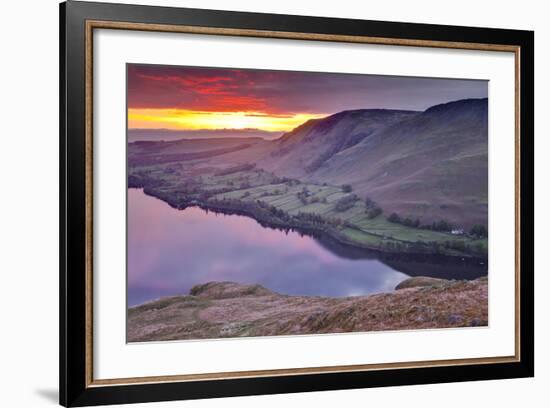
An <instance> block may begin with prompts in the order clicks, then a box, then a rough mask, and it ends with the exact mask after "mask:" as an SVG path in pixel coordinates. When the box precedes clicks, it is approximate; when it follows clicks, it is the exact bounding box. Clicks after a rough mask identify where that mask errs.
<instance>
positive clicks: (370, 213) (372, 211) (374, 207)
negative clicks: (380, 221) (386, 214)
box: [365, 197, 383, 220]
mask: <svg viewBox="0 0 550 408" xmlns="http://www.w3.org/2000/svg"><path fill="white" fill-rule="evenodd" d="M365 206H366V207H367V209H366V213H367V218H368V219H370V220H372V219H373V218H376V217H378V216H379V215H380V214H382V212H383V211H382V208H380V206H379V205H378V204H377V203H376V202H375V201H374V200H373V199H371V198H370V197H367V198H366V199H365Z"/></svg>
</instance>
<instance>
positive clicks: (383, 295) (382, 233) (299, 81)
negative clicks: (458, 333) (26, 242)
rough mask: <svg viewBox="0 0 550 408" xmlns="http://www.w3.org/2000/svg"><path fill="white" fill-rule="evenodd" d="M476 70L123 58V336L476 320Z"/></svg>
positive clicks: (484, 154)
mask: <svg viewBox="0 0 550 408" xmlns="http://www.w3.org/2000/svg"><path fill="white" fill-rule="evenodd" d="M488 104H489V100H488V82H487V81H483V80H469V79H452V78H423V77H402V76H384V75H366V74H348V73H325V72H299V71H275V70H260V69H238V68H220V67H190V66H165V65H148V64H127V142H128V156H127V157H128V163H127V182H128V191H127V206H128V215H127V237H128V247H127V306H128V314H127V316H128V318H127V341H128V342H147V341H169V340H188V339H215V338H235V337H256V336H277V335H301V334H328V333H344V332H368V331H381V330H411V329H414V330H419V329H436V328H437V329H443V328H452V327H473V326H487V325H488V296H487V294H488V277H487V271H488V264H487V259H488V254H487V252H488V239H489V237H488Z"/></svg>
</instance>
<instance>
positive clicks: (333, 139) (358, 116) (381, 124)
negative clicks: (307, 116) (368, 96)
mask: <svg viewBox="0 0 550 408" xmlns="http://www.w3.org/2000/svg"><path fill="white" fill-rule="evenodd" d="M416 114H417V113H416V112H410V111H397V110H385V109H362V110H353V111H343V112H339V113H336V114H334V115H331V116H328V117H326V118H323V119H313V120H310V121H308V122H306V123H304V124H302V125H301V126H298V127H297V128H296V129H294V130H293V131H291V132H288V133H286V134H285V135H283V136H282V137H281V138H280V139H279V140H278V141H275V142H273V143H274V144H275V146H273V150H272V151H271V152H270V154H269V155H268V156H267V157H265V158H264V159H265V160H264V161H262V165H263V167H264V168H266V170H271V171H275V172H277V173H279V174H284V175H285V176H291V177H298V178H301V177H304V176H307V175H310V174H313V173H314V172H315V171H317V170H319V169H320V168H321V167H322V166H323V165H324V164H325V163H326V162H327V161H328V160H330V159H331V158H332V157H333V156H334V155H335V154H338V153H339V152H342V151H344V150H346V149H348V148H350V147H352V146H355V145H357V144H358V143H360V142H361V141H363V140H365V139H367V138H369V137H371V136H372V135H374V134H375V133H376V132H379V131H380V130H381V129H384V128H386V127H387V126H389V125H392V124H395V123H397V122H400V121H402V120H404V119H407V118H410V117H412V116H414V115H416Z"/></svg>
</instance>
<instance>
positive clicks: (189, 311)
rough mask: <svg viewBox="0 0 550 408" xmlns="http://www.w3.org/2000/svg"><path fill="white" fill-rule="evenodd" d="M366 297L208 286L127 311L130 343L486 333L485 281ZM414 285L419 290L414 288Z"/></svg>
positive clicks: (428, 284)
mask: <svg viewBox="0 0 550 408" xmlns="http://www.w3.org/2000/svg"><path fill="white" fill-rule="evenodd" d="M415 279H416V280H415V281H414V280H410V279H409V280H407V281H408V283H407V281H405V282H403V285H402V286H401V288H400V290H397V291H395V292H391V293H381V294H376V295H370V296H357V297H346V298H328V297H316V296H286V295H281V294H278V293H275V292H272V291H270V290H268V289H266V288H264V287H262V286H260V285H241V284H238V283H234V282H210V283H206V284H203V285H197V286H195V287H193V288H192V289H191V292H190V294H189V295H187V296H173V297H167V298H162V299H159V300H156V301H153V302H149V303H145V304H143V305H140V306H136V307H133V308H130V309H129V310H128V341H130V342H143V341H162V340H184V339H201V338H202V339H205V338H224V337H244V336H274V335H296V334H318V333H342V332H364V331H380V330H408V329H427V328H445V327H466V326H485V325H487V319H488V317H487V316H488V313H487V308H488V301H487V279H484V278H482V279H477V280H474V281H446V280H442V279H431V278H422V280H420V279H419V278H415ZM415 282H416V283H415Z"/></svg>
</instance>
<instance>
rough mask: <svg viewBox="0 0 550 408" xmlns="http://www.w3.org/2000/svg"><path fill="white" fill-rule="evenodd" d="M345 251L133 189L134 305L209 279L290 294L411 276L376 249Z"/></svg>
mask: <svg viewBox="0 0 550 408" xmlns="http://www.w3.org/2000/svg"><path fill="white" fill-rule="evenodd" d="M335 245H336V246H335ZM343 251H344V252H345V248H338V245H337V244H335V243H331V242H329V241H327V240H326V239H321V240H318V239H315V238H312V237H309V236H302V235H301V234H299V233H297V232H294V231H288V232H285V231H280V230H275V229H270V228H265V227H262V226H261V225H259V224H258V223H257V222H256V221H255V220H253V219H251V218H248V217H244V216H240V215H223V214H216V213H213V212H207V211H205V210H202V209H200V208H198V207H192V208H187V209H185V210H183V211H179V210H175V209H173V208H171V207H170V206H169V205H168V204H166V203H164V202H163V201H160V200H158V199H156V198H154V197H150V196H147V195H145V194H144V193H143V191H142V190H138V189H129V190H128V304H129V306H133V305H136V304H140V303H143V302H145V301H149V300H152V299H157V298H159V297H163V296H169V295H177V294H187V293H189V290H190V289H191V287H192V286H194V285H196V284H199V283H205V282H209V281H235V282H240V283H259V284H261V285H263V286H265V287H267V288H269V289H271V290H274V291H276V292H279V293H282V294H288V295H314V296H355V295H365V294H369V293H377V292H385V291H391V290H393V288H394V287H395V286H396V285H397V284H398V283H399V282H400V281H402V280H403V279H405V278H407V276H408V275H407V274H405V273H403V272H400V271H398V270H397V269H396V268H394V267H392V266H390V264H389V263H388V262H387V261H385V262H382V261H381V260H379V259H376V257H375V255H374V254H369V253H368V252H365V251H362V252H361V254H362V256H360V253H355V255H353V254H351V255H352V256H346V255H345V254H344V253H343ZM348 255H350V254H348ZM413 272H414V271H413ZM409 273H411V271H409ZM412 274H414V273H412Z"/></svg>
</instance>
